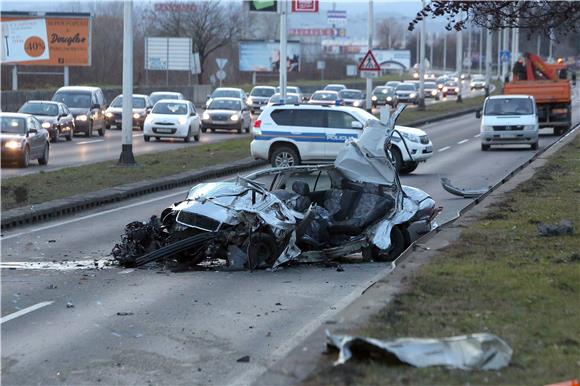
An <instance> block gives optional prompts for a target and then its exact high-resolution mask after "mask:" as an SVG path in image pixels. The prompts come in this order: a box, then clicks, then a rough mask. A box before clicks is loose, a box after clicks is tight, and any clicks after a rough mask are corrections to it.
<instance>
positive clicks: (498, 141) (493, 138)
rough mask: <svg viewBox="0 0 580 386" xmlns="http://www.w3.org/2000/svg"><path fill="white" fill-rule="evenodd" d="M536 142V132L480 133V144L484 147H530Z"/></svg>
mask: <svg viewBox="0 0 580 386" xmlns="http://www.w3.org/2000/svg"><path fill="white" fill-rule="evenodd" d="M538 140H539V133H538V131H537V130H514V131H482V132H481V143H482V144H484V145H518V144H523V145H531V144H534V143H537V142H538Z"/></svg>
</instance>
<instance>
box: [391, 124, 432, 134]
mask: <svg viewBox="0 0 580 386" xmlns="http://www.w3.org/2000/svg"><path fill="white" fill-rule="evenodd" d="M395 129H397V130H399V131H400V132H402V133H409V134H413V135H416V136H422V135H427V133H426V132H424V131H423V130H421V129H417V128H415V127H409V126H399V125H396V126H395Z"/></svg>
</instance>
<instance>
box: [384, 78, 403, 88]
mask: <svg viewBox="0 0 580 386" xmlns="http://www.w3.org/2000/svg"><path fill="white" fill-rule="evenodd" d="M401 83H403V82H399V81H397V80H389V81H388V82H387V83H385V87H392V88H397V86H398V85H399V84H401Z"/></svg>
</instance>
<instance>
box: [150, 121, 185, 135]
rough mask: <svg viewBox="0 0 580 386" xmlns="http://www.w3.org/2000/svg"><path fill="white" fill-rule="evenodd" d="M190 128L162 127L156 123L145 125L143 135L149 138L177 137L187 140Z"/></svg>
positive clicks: (178, 126)
mask: <svg viewBox="0 0 580 386" xmlns="http://www.w3.org/2000/svg"><path fill="white" fill-rule="evenodd" d="M187 132H188V127H187V126H180V125H171V126H160V125H155V123H145V125H144V126H143V135H147V136H149V137H176V138H185V137H186V136H187Z"/></svg>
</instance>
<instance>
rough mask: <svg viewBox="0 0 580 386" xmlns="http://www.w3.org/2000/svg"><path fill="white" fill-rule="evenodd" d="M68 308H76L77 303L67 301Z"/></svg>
mask: <svg viewBox="0 0 580 386" xmlns="http://www.w3.org/2000/svg"><path fill="white" fill-rule="evenodd" d="M66 308H75V305H74V304H72V303H71V302H67V303H66Z"/></svg>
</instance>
